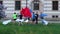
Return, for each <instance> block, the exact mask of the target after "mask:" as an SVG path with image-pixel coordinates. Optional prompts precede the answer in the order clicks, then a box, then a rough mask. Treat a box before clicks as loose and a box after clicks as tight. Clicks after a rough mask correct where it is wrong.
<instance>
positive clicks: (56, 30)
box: [0, 23, 60, 34]
mask: <svg viewBox="0 0 60 34" xmlns="http://www.w3.org/2000/svg"><path fill="white" fill-rule="evenodd" d="M0 34H60V24H48V25H47V26H44V25H42V24H37V25H36V24H35V25H33V24H24V25H22V26H19V25H18V24H12V23H10V24H8V25H2V24H1V23H0Z"/></svg>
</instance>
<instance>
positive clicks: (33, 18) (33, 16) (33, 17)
mask: <svg viewBox="0 0 60 34" xmlns="http://www.w3.org/2000/svg"><path fill="white" fill-rule="evenodd" d="M32 22H33V24H35V23H34V22H35V14H34V12H33V13H32Z"/></svg>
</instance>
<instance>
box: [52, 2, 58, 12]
mask: <svg viewBox="0 0 60 34" xmlns="http://www.w3.org/2000/svg"><path fill="white" fill-rule="evenodd" d="M54 2H57V4H56V5H57V6H55V7H56V8H57V9H54V7H53V6H54V4H53V3H54ZM52 10H53V11H58V10H59V1H52Z"/></svg>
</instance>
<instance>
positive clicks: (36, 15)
mask: <svg viewBox="0 0 60 34" xmlns="http://www.w3.org/2000/svg"><path fill="white" fill-rule="evenodd" d="M35 21H36V24H38V12H36V14H35Z"/></svg>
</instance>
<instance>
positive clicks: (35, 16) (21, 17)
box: [13, 12, 44, 24]
mask: <svg viewBox="0 0 60 34" xmlns="http://www.w3.org/2000/svg"><path fill="white" fill-rule="evenodd" d="M18 16H19V19H20V20H22V19H23V15H22V14H20V15H18ZM38 18H41V20H42V21H43V20H44V16H43V13H42V12H41V13H40V15H39V14H38V12H36V13H34V12H32V17H31V19H30V18H29V17H27V18H26V19H28V20H32V24H38ZM16 19H17V14H16V13H14V14H13V20H14V21H16Z"/></svg>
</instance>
